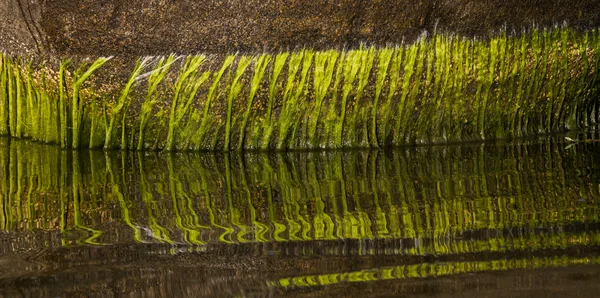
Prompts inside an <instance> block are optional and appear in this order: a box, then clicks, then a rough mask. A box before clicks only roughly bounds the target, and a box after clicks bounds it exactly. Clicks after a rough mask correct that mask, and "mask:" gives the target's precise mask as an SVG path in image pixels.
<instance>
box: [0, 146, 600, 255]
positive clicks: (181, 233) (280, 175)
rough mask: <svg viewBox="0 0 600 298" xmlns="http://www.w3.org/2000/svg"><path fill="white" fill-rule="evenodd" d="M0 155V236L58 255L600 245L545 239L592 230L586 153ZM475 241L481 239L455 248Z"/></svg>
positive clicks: (16, 149) (592, 188) (593, 199)
mask: <svg viewBox="0 0 600 298" xmlns="http://www.w3.org/2000/svg"><path fill="white" fill-rule="evenodd" d="M0 145H1V146H0V158H1V159H0V169H1V170H2V171H3V172H2V176H1V179H0V187H1V189H0V209H1V210H2V211H3V212H0V216H1V217H0V229H1V230H3V231H8V232H16V231H21V230H38V229H44V230H54V229H60V231H61V232H62V233H63V235H64V238H63V242H64V244H65V245H69V244H78V243H87V244H98V243H112V242H122V241H126V242H131V241H141V242H162V243H170V244H178V243H181V244H187V245H191V246H192V247H194V246H198V245H204V244H206V243H211V242H216V241H218V242H225V243H240V242H281V241H311V240H342V239H415V242H414V244H413V245H407V246H405V247H403V248H402V253H406V254H419V255H422V254H454V253H467V252H487V251H506V250H525V249H546V248H565V247H569V246H572V245H587V244H596V245H597V244H600V237H599V236H598V233H597V232H596V231H570V230H569V229H568V228H566V229H562V228H561V229H558V230H555V229H553V227H557V226H558V227H569V226H577V225H578V224H580V223H586V224H590V223H592V224H593V223H598V222H600V212H598V211H599V210H598V209H599V205H598V203H599V200H600V193H599V192H598V187H597V183H595V182H594V181H593V180H590V179H587V178H582V177H584V176H582V175H581V173H594V172H595V171H597V169H596V167H597V164H598V163H596V162H594V161H595V160H596V159H597V158H598V154H597V150H595V149H596V148H594V147H591V151H589V152H588V151H587V149H586V147H585V146H588V145H589V146H594V144H593V143H590V144H583V143H582V144H581V146H578V147H573V148H572V149H569V150H566V151H564V150H562V149H558V148H557V146H555V144H551V143H546V142H543V143H541V144H538V145H510V146H497V147H486V146H482V145H478V146H462V147H448V148H441V147H439V148H438V147H431V148H420V149H419V150H410V151H406V152H392V153H389V154H384V153H383V152H377V151H374V152H346V153H342V152H322V153H288V154H283V153H282V154H277V155H275V156H269V155H266V154H247V155H238V154H229V153H226V154H198V155H163V156H161V158H156V156H154V157H153V156H152V155H148V156H144V155H143V154H141V153H140V154H138V155H129V154H126V153H125V152H81V153H79V152H65V151H61V150H60V148H58V147H48V146H45V145H34V144H31V143H29V142H12V144H11V146H10V147H9V146H7V144H5V143H4V144H0ZM87 154H90V157H89V158H87V157H86V155H87ZM57 156H58V157H59V158H58V159H57V158H56V157H57ZM98 159H100V160H101V162H96V161H97V160H98ZM137 198H139V199H137ZM106 222H109V223H111V224H110V225H105V224H104V223H106ZM540 229H541V232H540ZM506 231H511V233H512V232H514V231H518V236H517V235H512V234H511V236H507V234H505V232H506ZM470 233H472V234H473V235H478V233H484V234H485V235H486V236H485V237H484V238H481V239H480V238H478V237H475V238H472V239H470V238H469V237H467V238H466V239H465V240H461V239H455V236H457V235H462V236H461V237H465V236H464V235H468V234H470ZM74 236H76V238H75V239H73V237H74ZM361 253H369V252H368V251H363V252H361Z"/></svg>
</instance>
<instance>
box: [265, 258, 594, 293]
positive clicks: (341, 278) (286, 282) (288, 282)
mask: <svg viewBox="0 0 600 298" xmlns="http://www.w3.org/2000/svg"><path fill="white" fill-rule="evenodd" d="M599 263H600V258H566V257H546V258H527V259H518V260H513V259H511V260H506V259H504V260H493V261H465V262H444V263H440V264H437V263H423V264H415V265H403V266H396V267H383V268H374V269H368V270H361V271H354V272H344V273H331V274H323V275H315V276H298V277H291V278H282V279H279V280H277V281H270V282H268V285H269V286H270V287H284V288H305V287H316V286H328V285H334V284H338V283H346V282H353V283H356V282H360V283H364V282H373V281H383V280H395V279H408V278H435V277H442V276H448V275H455V274H465V273H476V272H484V271H506V270H515V269H538V268H549V267H565V266H570V265H582V264H599Z"/></svg>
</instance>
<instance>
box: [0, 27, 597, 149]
mask: <svg viewBox="0 0 600 298" xmlns="http://www.w3.org/2000/svg"><path fill="white" fill-rule="evenodd" d="M109 60H110V58H99V59H98V60H96V61H95V62H93V63H92V64H91V65H90V66H87V65H86V64H85V63H83V64H82V63H74V62H71V61H68V60H67V61H64V62H63V63H62V64H61V65H60V67H59V69H58V72H55V71H53V70H52V68H51V67H35V66H34V65H30V64H24V63H23V62H22V61H20V60H19V59H12V58H11V57H8V56H5V55H2V57H1V59H0V61H1V62H2V65H0V70H1V73H0V100H1V102H2V106H1V107H2V108H1V109H0V121H1V122H0V134H3V135H10V136H13V137H19V138H33V139H35V140H38V141H42V142H47V143H59V144H61V146H62V147H63V148H66V147H70V148H81V147H84V146H87V147H90V148H104V149H123V150H149V149H152V150H167V151H186V150H217V151H221V150H223V151H230V150H246V149H250V150H256V149H260V150H296V149H318V148H358V147H372V148H376V147H393V146H402V145H414V144H437V143H448V142H461V141H472V140H487V139H506V138H517V137H523V136H531V135H535V134H546V133H553V132H561V131H565V130H572V129H579V128H583V127H587V126H592V125H596V124H597V123H598V117H600V115H599V114H600V113H598V109H599V105H598V103H597V100H596V99H597V97H598V96H599V95H600V90H599V87H598V85H599V84H598V81H599V78H600V69H599V65H600V31H599V30H592V31H587V32H577V31H574V30H571V29H569V28H554V29H547V30H542V29H537V28H534V29H532V30H530V31H528V32H523V33H522V34H521V35H520V36H514V37H513V36H508V35H507V34H506V33H501V34H499V35H498V36H496V37H493V38H491V39H489V40H474V39H466V38H461V37H456V36H444V35H433V36H431V37H425V36H423V37H422V38H421V39H419V40H418V41H417V42H415V43H413V44H407V45H402V46H396V47H385V48H376V47H366V46H362V47H361V48H359V49H354V50H342V51H337V50H329V51H319V52H314V51H311V50H308V49H306V50H301V51H298V52H290V53H289V52H283V53H278V54H262V55H257V56H238V55H228V56H225V57H216V56H211V57H207V56H202V55H198V56H188V57H179V58H175V57H174V56H169V57H157V58H141V59H140V60H139V61H138V63H137V64H136V65H135V66H134V67H133V69H132V70H131V73H129V74H128V80H126V81H124V82H115V81H114V80H113V81H110V80H108V79H107V78H105V77H104V75H105V74H104V72H102V71H100V72H98V70H100V69H102V68H105V66H104V65H105V64H107V63H110V61H109ZM177 60H181V63H176V61H177ZM73 69H76V70H73ZM250 69H253V70H250ZM90 78H93V79H92V80H90ZM105 80H107V81H105ZM103 86H110V88H104V87H103ZM106 90H109V91H106ZM111 92H112V93H111ZM68 98H71V99H70V100H69V99H68ZM113 98H114V100H113ZM119 132H120V136H119V137H120V138H119V137H118V136H117V135H118V134H119ZM82 140H83V141H82Z"/></svg>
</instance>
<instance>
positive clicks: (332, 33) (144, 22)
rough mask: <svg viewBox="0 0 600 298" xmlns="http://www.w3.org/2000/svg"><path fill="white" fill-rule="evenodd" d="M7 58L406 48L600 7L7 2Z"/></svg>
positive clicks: (586, 19)
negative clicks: (430, 35) (439, 35)
mask: <svg viewBox="0 0 600 298" xmlns="http://www.w3.org/2000/svg"><path fill="white" fill-rule="evenodd" d="M0 14H2V15H3V16H4V21H3V22H2V23H1V24H0V37H1V39H0V50H2V51H4V52H11V53H12V52H17V53H19V54H21V55H28V54H35V53H41V52H51V53H53V54H57V55H59V56H73V55H83V56H96V55H124V56H128V55H136V56H137V55H154V54H167V53H173V52H174V53H182V54H188V53H196V52H209V53H210V52H234V51H241V52H249V51H279V50H290V49H291V50H293V49H296V48H301V47H310V48H315V49H323V48H340V47H356V46H358V45H359V44H360V43H368V44H376V45H385V44H398V43H401V42H402V41H410V40H414V39H415V38H417V37H418V36H419V35H420V34H422V33H423V32H424V31H427V32H432V31H438V32H445V33H454V34H460V35H465V36H480V37H485V36H487V35H488V34H491V33H493V32H496V31H499V30H503V28H506V30H508V31H510V32H512V31H515V32H520V31H521V30H522V29H523V28H531V26H532V25H534V24H536V25H538V26H553V25H556V24H563V23H568V24H569V26H571V27H574V28H593V27H598V26H600V5H598V3H597V1H596V0H579V1H564V0H370V1H367V0H314V1H301V0H228V1H222V0H204V1H198V0H103V1H97V0H5V1H2V4H0Z"/></svg>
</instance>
